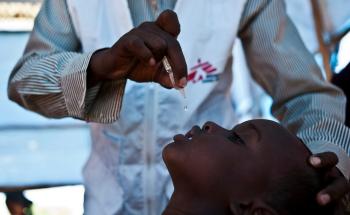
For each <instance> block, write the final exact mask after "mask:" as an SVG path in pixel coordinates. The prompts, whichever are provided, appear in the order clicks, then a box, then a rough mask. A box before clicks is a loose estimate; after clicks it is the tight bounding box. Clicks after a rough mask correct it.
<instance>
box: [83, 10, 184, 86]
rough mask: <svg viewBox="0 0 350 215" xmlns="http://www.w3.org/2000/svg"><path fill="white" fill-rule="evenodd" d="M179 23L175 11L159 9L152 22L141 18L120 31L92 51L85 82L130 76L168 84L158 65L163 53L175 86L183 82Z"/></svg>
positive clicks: (90, 82)
mask: <svg viewBox="0 0 350 215" xmlns="http://www.w3.org/2000/svg"><path fill="white" fill-rule="evenodd" d="M179 33H180V23H179V20H178V18H177V15H176V13H175V12H173V11H171V10H166V11H164V12H162V13H161V14H160V15H159V17H158V18H157V20H156V21H155V22H144V23H142V24H141V25H140V26H138V27H136V28H134V29H132V30H131V31H129V32H128V33H126V34H125V35H123V36H122V37H121V38H120V39H119V40H118V41H117V42H116V43H115V44H114V45H113V46H112V47H111V48H106V49H102V50H99V51H96V52H95V53H94V54H93V55H92V57H91V60H90V63H89V68H88V86H89V85H90V86H92V85H94V84H96V83H98V82H100V81H106V80H119V79H126V78H128V79H131V80H133V81H136V82H152V81H153V82H157V83H159V84H161V85H162V86H163V87H166V88H172V87H173V86H172V83H171V81H170V79H169V76H168V73H167V72H166V71H165V69H164V67H163V65H162V59H163V57H164V56H167V58H168V60H169V63H170V64H171V66H172V69H173V72H174V77H175V82H176V85H177V86H176V87H178V88H183V87H185V86H186V84H187V79H186V77H187V65H186V61H185V57H184V55H183V53H182V49H181V46H180V44H179V42H178V41H177V36H178V35H179Z"/></svg>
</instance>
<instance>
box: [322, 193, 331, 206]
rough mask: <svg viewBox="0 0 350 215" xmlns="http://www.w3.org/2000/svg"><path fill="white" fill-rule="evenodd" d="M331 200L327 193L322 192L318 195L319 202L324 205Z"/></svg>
mask: <svg viewBox="0 0 350 215" xmlns="http://www.w3.org/2000/svg"><path fill="white" fill-rule="evenodd" d="M330 201H331V197H330V196H329V195H328V194H322V195H321V196H320V203H321V204H322V205H326V204H328V203H329V202H330Z"/></svg>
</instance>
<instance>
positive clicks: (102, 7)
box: [67, 0, 245, 215]
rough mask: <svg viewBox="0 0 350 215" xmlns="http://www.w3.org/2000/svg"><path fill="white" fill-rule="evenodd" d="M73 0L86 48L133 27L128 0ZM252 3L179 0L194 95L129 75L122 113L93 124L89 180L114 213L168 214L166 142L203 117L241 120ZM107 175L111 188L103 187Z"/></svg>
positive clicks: (75, 20)
mask: <svg viewBox="0 0 350 215" xmlns="http://www.w3.org/2000/svg"><path fill="white" fill-rule="evenodd" d="M130 1H131V0H129V3H130ZM67 2H68V7H69V11H70V14H71V17H72V22H73V24H74V27H75V30H76V33H77V35H78V37H79V39H80V40H81V43H82V47H83V51H84V52H90V51H94V50H96V49H99V48H104V47H110V46H112V45H113V44H114V43H115V42H116V41H117V40H118V38H120V37H121V36H122V35H123V34H125V33H126V32H128V31H129V30H131V29H132V27H133V24H134V23H133V21H132V15H131V14H132V13H130V11H129V6H131V5H130V4H128V2H127V1H126V0H119V1H115V0H90V1H86V0H67ZM139 2H140V4H141V2H143V1H139ZM244 5H245V0H239V1H237V0H221V1H216V0H191V1H187V0H177V2H176V4H175V8H174V10H175V12H176V13H177V14H178V18H179V21H180V24H181V33H180V35H179V37H178V40H179V42H180V44H181V47H182V50H183V53H184V55H185V58H186V62H187V65H188V85H187V87H186V89H185V91H186V100H184V98H183V97H182V95H181V94H180V93H179V92H178V91H177V90H174V89H173V90H167V89H163V88H162V87H160V86H159V85H158V84H155V83H153V84H150V83H146V84H145V83H135V82H133V81H129V80H128V82H127V85H126V90H125V95H124V99H123V106H122V110H121V114H120V119H118V121H117V122H115V123H113V124H110V125H103V124H93V125H92V126H91V128H92V138H93V142H94V144H93V150H92V153H91V157H90V159H89V161H88V163H87V165H86V168H85V173H84V176H85V180H86V181H85V184H86V186H87V191H89V192H92V193H93V194H94V195H95V196H96V198H97V199H99V200H100V201H101V202H103V203H101V202H100V203H101V204H102V205H103V207H106V208H109V209H107V210H106V214H116V213H117V214H124V215H126V214H140V212H141V213H143V214H160V212H161V210H162V209H163V208H164V205H165V204H166V200H162V199H164V196H165V193H166V192H169V191H170V190H169V188H167V187H171V186H169V183H170V178H169V176H168V173H167V170H166V168H165V166H164V164H163V162H162V156H161V154H162V149H163V147H164V146H165V144H167V143H169V142H171V139H172V137H173V135H174V134H177V133H184V132H186V131H187V130H189V129H190V128H191V127H192V126H193V125H195V124H197V125H202V124H203V123H204V122H206V121H214V122H216V123H218V124H220V125H222V126H223V127H226V128H231V127H232V126H233V125H234V124H235V122H236V117H235V114H234V112H233V109H232V103H231V97H230V87H231V83H232V49H233V45H234V40H235V39H236V33H237V29H238V25H239V21H240V16H241V14H242V11H243V8H244ZM130 9H131V10H133V9H134V8H130ZM185 104H186V105H187V106H188V109H187V111H185V110H184V105H185ZM97 163H98V164H97ZM97 166H98V168H97ZM97 175H98V176H97ZM106 178H108V179H106ZM112 178H113V179H112ZM104 180H105V181H109V182H110V183H108V187H109V188H105V189H109V192H105V193H102V192H103V190H104V189H103V186H105V184H104V183H103V181H104ZM97 181H100V182H97ZM106 183H107V182H106ZM97 185H98V186H97ZM116 193H118V194H116ZM109 195H112V197H111V196H109ZM110 198H112V199H113V200H114V201H112V200H110ZM111 201H112V202H111ZM117 201H119V203H117ZM113 202H114V204H113ZM117 211H118V212H117Z"/></svg>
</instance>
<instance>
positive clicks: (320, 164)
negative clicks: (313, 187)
mask: <svg viewBox="0 0 350 215" xmlns="http://www.w3.org/2000/svg"><path fill="white" fill-rule="evenodd" d="M309 163H310V164H311V165H312V166H313V167H314V168H316V169H318V171H320V172H322V173H324V174H325V177H326V181H327V182H329V184H328V186H327V187H325V188H324V189H323V190H321V191H320V192H319V193H318V194H317V197H316V199H317V202H318V203H319V204H320V205H327V204H329V203H331V202H336V201H338V200H340V199H341V198H343V197H344V196H345V194H347V193H348V192H349V191H350V184H349V181H348V180H347V179H346V178H345V177H344V176H343V175H342V174H341V172H340V171H339V170H338V169H337V168H336V165H337V163H338V157H337V155H336V154H335V153H333V152H324V153H320V154H315V155H312V156H311V157H310V159H309Z"/></svg>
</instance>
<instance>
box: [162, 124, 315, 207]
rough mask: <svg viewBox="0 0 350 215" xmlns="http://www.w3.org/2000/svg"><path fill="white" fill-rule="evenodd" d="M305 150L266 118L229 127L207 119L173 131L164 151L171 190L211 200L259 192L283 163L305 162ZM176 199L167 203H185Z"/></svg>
mask: <svg viewBox="0 0 350 215" xmlns="http://www.w3.org/2000/svg"><path fill="white" fill-rule="evenodd" d="M308 155H309V152H308V150H307V149H306V147H305V146H304V144H302V143H301V142H300V141H299V140H298V139H297V138H296V137H295V136H294V135H293V134H291V133H289V132H288V131H287V130H286V129H285V128H283V127H281V126H280V125H279V124H277V123H275V122H272V121H268V120H252V121H248V122H245V123H242V124H239V125H237V126H236V127H234V128H233V129H232V130H226V129H224V128H222V127H220V126H218V125H216V124H214V123H210V122H209V123H206V124H205V125H204V126H203V128H202V129H200V128H199V127H198V126H197V127H193V128H192V130H191V131H190V132H189V133H188V134H186V135H176V136H175V137H174V142H173V143H170V144H169V145H168V146H166V147H165V149H164V151H163V159H164V161H165V163H166V165H167V167H168V169H169V172H170V175H171V177H172V180H173V183H174V187H175V192H174V194H175V195H182V196H194V197H195V198H197V197H198V198H200V199H202V200H203V201H205V202H211V203H214V204H216V203H215V202H217V203H218V204H221V203H226V202H227V201H228V200H229V201H231V202H232V201H235V200H237V201H241V200H245V199H249V198H252V197H254V196H257V195H259V194H262V193H263V192H264V191H265V189H266V187H267V185H268V183H269V182H270V181H271V179H273V178H274V177H280V176H281V174H283V170H284V169H286V170H287V169H288V168H308V167H307V164H306V159H307V157H308ZM177 204H178V205H176V204H175V205H172V207H180V208H182V209H183V208H184V207H185V208H188V206H184V205H181V204H182V203H177ZM179 204H180V205H179ZM184 204H186V203H184ZM188 210H191V209H188ZM192 213H195V211H192Z"/></svg>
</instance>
